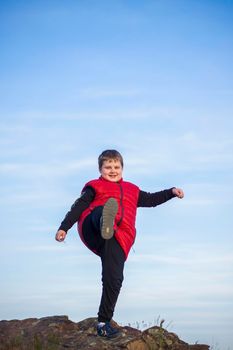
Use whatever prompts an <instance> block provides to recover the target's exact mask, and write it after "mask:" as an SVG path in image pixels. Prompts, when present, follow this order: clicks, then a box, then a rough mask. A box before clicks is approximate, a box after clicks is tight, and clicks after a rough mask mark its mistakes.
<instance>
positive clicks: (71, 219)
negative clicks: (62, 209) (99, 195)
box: [55, 187, 95, 242]
mask: <svg viewBox="0 0 233 350" xmlns="http://www.w3.org/2000/svg"><path fill="white" fill-rule="evenodd" d="M94 196H95V192H94V190H93V189H92V188H91V187H87V188H86V189H85V191H84V192H83V193H82V195H81V197H80V198H78V199H77V200H76V201H75V202H74V204H73V205H72V207H71V209H70V211H68V213H67V214H66V216H65V218H64V220H63V221H62V223H61V225H60V227H59V228H58V230H57V232H56V235H55V239H56V241H58V242H62V241H64V239H65V238H66V235H67V231H68V230H69V229H70V228H71V227H72V226H73V225H74V224H75V223H76V222H77V221H78V219H79V217H80V215H81V214H82V212H83V211H84V210H85V209H87V208H88V206H89V205H90V203H91V202H92V200H93V199H94Z"/></svg>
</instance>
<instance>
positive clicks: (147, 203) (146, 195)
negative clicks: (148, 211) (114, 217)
mask: <svg viewBox="0 0 233 350" xmlns="http://www.w3.org/2000/svg"><path fill="white" fill-rule="evenodd" d="M174 197H178V198H180V199H181V198H183V197H184V192H183V190H182V189H180V188H176V187H172V188H170V189H167V190H163V191H159V192H154V193H150V192H145V191H142V190H140V192H139V197H138V203H137V206H138V207H156V206H157V205H160V204H163V203H165V202H167V201H168V200H170V199H172V198H174Z"/></svg>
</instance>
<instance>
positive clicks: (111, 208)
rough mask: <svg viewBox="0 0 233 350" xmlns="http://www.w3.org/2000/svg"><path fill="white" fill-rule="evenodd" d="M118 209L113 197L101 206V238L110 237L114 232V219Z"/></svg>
mask: <svg viewBox="0 0 233 350" xmlns="http://www.w3.org/2000/svg"><path fill="white" fill-rule="evenodd" d="M117 211H118V203H117V201H116V199H115V198H109V199H108V200H107V202H106V203H105V205H104V208H103V214H102V218H103V223H102V228H101V236H102V237H103V239H110V238H112V236H113V234H114V228H113V225H114V220H115V217H116V214H117Z"/></svg>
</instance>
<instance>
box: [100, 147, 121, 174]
mask: <svg viewBox="0 0 233 350" xmlns="http://www.w3.org/2000/svg"><path fill="white" fill-rule="evenodd" d="M110 159H114V160H119V161H120V163H121V166H122V168H123V165H124V163H123V157H122V155H121V154H120V153H119V152H118V151H116V150H115V149H107V150H105V151H103V152H102V153H101V154H100V155H99V157H98V164H99V169H101V168H102V165H103V162H104V161H105V160H110Z"/></svg>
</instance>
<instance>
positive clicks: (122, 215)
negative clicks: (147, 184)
mask: <svg viewBox="0 0 233 350" xmlns="http://www.w3.org/2000/svg"><path fill="white" fill-rule="evenodd" d="M117 184H118V185H119V187H120V207H121V217H120V220H119V221H118V222H117V226H120V224H121V222H122V220H123V217H124V206H123V188H122V186H121V184H120V183H118V182H117Z"/></svg>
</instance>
